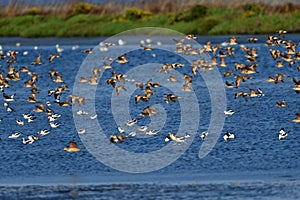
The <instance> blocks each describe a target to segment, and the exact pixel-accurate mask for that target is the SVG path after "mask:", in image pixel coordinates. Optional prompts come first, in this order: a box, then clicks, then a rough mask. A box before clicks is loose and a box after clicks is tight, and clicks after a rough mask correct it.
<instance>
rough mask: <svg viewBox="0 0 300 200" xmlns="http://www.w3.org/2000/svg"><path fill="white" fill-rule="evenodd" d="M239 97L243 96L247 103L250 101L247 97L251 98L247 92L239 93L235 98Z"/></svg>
mask: <svg viewBox="0 0 300 200" xmlns="http://www.w3.org/2000/svg"><path fill="white" fill-rule="evenodd" d="M239 96H242V97H243V98H244V100H245V101H248V99H247V96H249V94H248V93H247V92H242V91H241V92H237V93H235V95H234V98H235V99H237V98H238V97H239Z"/></svg>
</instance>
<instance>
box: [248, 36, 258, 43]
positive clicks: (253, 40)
mask: <svg viewBox="0 0 300 200" xmlns="http://www.w3.org/2000/svg"><path fill="white" fill-rule="evenodd" d="M257 41H258V39H257V38H254V37H250V38H248V42H249V43H256V42H257Z"/></svg>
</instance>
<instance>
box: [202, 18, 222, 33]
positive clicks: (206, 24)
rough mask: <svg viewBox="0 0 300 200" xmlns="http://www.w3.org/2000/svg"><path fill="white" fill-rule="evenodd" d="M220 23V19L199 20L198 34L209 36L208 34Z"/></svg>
mask: <svg viewBox="0 0 300 200" xmlns="http://www.w3.org/2000/svg"><path fill="white" fill-rule="evenodd" d="M219 23H220V20H218V19H203V20H199V24H198V30H197V31H198V33H200V34H208V32H209V31H210V30H211V29H212V28H213V27H215V26H217V25H218V24H219Z"/></svg>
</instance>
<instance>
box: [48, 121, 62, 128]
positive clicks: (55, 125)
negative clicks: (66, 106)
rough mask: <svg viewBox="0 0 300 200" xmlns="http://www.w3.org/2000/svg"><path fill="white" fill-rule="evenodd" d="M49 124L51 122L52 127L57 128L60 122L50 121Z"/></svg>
mask: <svg viewBox="0 0 300 200" xmlns="http://www.w3.org/2000/svg"><path fill="white" fill-rule="evenodd" d="M49 124H50V126H51V128H57V127H59V126H60V123H54V122H50V123H49Z"/></svg>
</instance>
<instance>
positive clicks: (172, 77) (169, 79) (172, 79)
mask: <svg viewBox="0 0 300 200" xmlns="http://www.w3.org/2000/svg"><path fill="white" fill-rule="evenodd" d="M299 66H300V65H299ZM168 81H170V82H176V81H177V80H176V76H169V78H168Z"/></svg>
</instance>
